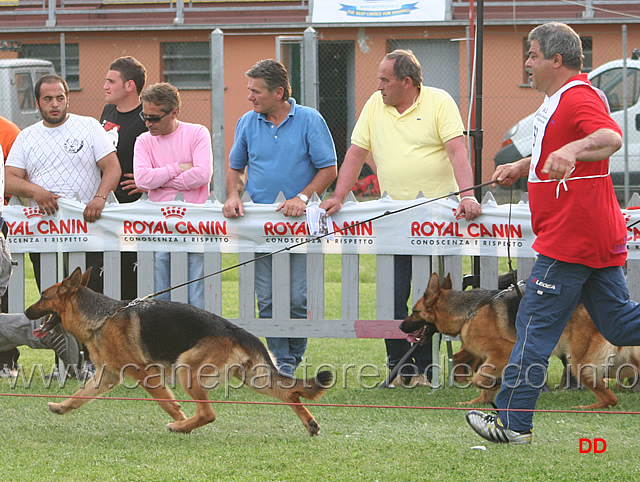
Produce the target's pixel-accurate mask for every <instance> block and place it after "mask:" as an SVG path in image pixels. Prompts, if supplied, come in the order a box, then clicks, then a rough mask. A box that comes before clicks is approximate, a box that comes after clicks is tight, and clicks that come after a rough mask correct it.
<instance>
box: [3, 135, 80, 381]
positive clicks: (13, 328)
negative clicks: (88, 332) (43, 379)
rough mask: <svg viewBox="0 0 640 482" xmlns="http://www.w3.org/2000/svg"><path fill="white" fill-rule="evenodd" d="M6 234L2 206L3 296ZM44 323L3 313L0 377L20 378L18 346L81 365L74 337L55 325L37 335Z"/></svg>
mask: <svg viewBox="0 0 640 482" xmlns="http://www.w3.org/2000/svg"><path fill="white" fill-rule="evenodd" d="M1 128H2V127H0V129H1ZM16 129H17V128H16ZM11 144H13V142H12V143H11ZM3 148H4V149H6V150H7V151H9V148H10V146H7V145H6V144H5V143H3V145H0V199H3V198H4V151H3ZM6 234H7V228H6V226H5V224H4V220H3V219H2V204H1V203H0V296H2V295H4V294H5V292H6V290H7V287H8V285H9V280H10V279H11V273H12V266H11V264H12V261H11V251H10V250H9V246H8V245H7V239H6ZM41 323H42V320H41V319H38V320H30V319H28V318H27V317H26V316H25V314H24V313H4V312H3V313H0V378H9V377H17V376H18V371H17V368H18V365H17V363H18V358H19V357H20V351H19V350H18V347H19V346H22V345H26V346H29V347H31V348H42V349H47V348H50V349H53V350H54V351H55V352H56V355H57V356H58V357H59V358H60V359H61V360H62V362H63V363H64V364H65V366H67V365H72V364H74V363H78V362H79V360H80V352H79V346H78V342H77V341H76V340H75V338H73V336H71V335H70V334H69V333H68V332H67V331H66V330H65V329H64V328H62V325H56V327H55V328H54V330H51V331H49V332H48V333H46V334H44V336H38V334H37V330H36V329H37V328H38V327H39V326H40V324H41Z"/></svg>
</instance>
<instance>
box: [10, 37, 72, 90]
mask: <svg viewBox="0 0 640 482" xmlns="http://www.w3.org/2000/svg"><path fill="white" fill-rule="evenodd" d="M64 56H65V65H64V67H65V68H64V69H63V68H62V67H63V66H62V64H61V61H60V58H61V55H60V44H22V51H21V52H20V57H21V58H32V59H44V60H50V61H51V62H52V63H53V66H54V68H55V69H56V72H57V73H58V74H60V75H62V76H63V77H64V78H65V80H66V81H67V84H69V89H70V90H80V47H79V44H65V46H64Z"/></svg>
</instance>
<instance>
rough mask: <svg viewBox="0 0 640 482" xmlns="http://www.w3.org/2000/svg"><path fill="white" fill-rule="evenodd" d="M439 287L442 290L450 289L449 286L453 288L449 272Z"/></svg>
mask: <svg viewBox="0 0 640 482" xmlns="http://www.w3.org/2000/svg"><path fill="white" fill-rule="evenodd" d="M441 288H442V289H443V290H450V289H451V288H453V283H451V273H448V274H447V276H446V277H445V278H444V281H443V282H442V286H441Z"/></svg>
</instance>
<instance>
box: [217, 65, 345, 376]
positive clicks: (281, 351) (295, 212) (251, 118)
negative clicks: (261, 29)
mask: <svg viewBox="0 0 640 482" xmlns="http://www.w3.org/2000/svg"><path fill="white" fill-rule="evenodd" d="M245 75H246V76H247V79H248V85H247V88H248V89H249V97H248V100H249V102H251V103H252V105H253V110H251V111H249V112H247V113H246V114H244V115H243V116H242V117H241V118H240V119H239V120H238V124H237V125H236V132H235V139H234V142H233V146H232V148H231V153H230V154H229V165H228V167H227V173H226V174H227V201H226V202H225V204H224V207H223V209H222V212H223V213H224V215H225V216H226V217H228V218H234V217H237V216H244V206H243V204H242V200H241V199H240V195H241V194H242V190H243V188H244V189H245V190H246V191H247V193H248V194H249V195H250V196H251V199H252V201H253V202H255V203H259V204H272V203H273V202H275V200H276V196H277V195H278V193H279V192H280V191H282V192H283V193H284V195H285V197H286V198H287V200H286V201H285V202H283V203H281V204H279V205H278V206H277V207H276V211H281V212H282V214H284V215H285V216H292V217H296V216H302V215H303V214H304V212H305V208H306V205H307V201H308V200H309V197H310V196H311V195H312V194H313V193H314V192H316V193H318V194H322V193H323V192H324V191H325V190H326V189H327V187H329V185H330V184H331V183H332V182H333V180H334V179H335V178H336V176H337V174H338V170H337V167H336V149H335V145H334V143H333V139H332V138H331V133H330V132H329V128H328V127H327V123H326V122H325V120H324V119H323V118H322V116H321V115H320V113H319V112H318V111H316V110H315V109H312V108H310V107H305V106H301V105H298V104H296V101H295V100H294V99H292V98H290V93H291V86H290V84H289V74H288V73H287V70H286V69H285V68H284V66H283V65H282V64H281V63H279V62H276V61H274V60H271V59H269V60H261V61H260V62H258V63H257V64H255V65H254V66H253V67H252V68H251V69H250V70H248V71H247V72H246V74H245ZM245 169H246V185H245V184H244V177H245ZM255 273H256V283H255V287H256V296H257V297H258V309H259V312H260V318H271V316H272V290H271V258H270V257H264V258H261V259H259V260H257V261H256V268H255ZM306 280H307V261H306V258H305V256H304V255H303V254H292V255H291V318H306V317H307V281H306ZM267 346H268V347H269V350H271V353H273V355H274V356H275V357H276V362H277V366H278V370H280V372H281V373H284V374H288V375H293V372H294V371H295V369H296V367H297V366H298V365H299V364H300V361H301V360H302V356H303V355H304V352H305V350H306V347H307V340H306V338H284V337H283V338H275V337H268V338H267Z"/></svg>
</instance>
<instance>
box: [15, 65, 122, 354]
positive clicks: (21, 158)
mask: <svg viewBox="0 0 640 482" xmlns="http://www.w3.org/2000/svg"><path fill="white" fill-rule="evenodd" d="M34 91H35V98H36V105H37V107H38V110H39V111H40V114H41V115H42V122H38V123H36V124H34V125H32V126H30V127H27V128H26V129H24V130H23V131H22V132H20V134H18V137H16V140H15V142H14V143H13V146H12V148H11V152H9V157H8V158H7V163H6V166H5V189H6V192H7V193H9V194H14V195H17V196H20V197H21V198H30V199H31V200H32V203H33V204H34V205H37V206H38V207H39V208H40V211H41V212H43V213H45V214H47V215H53V214H55V213H56V211H57V210H58V201H57V200H58V199H59V198H61V197H63V198H68V199H73V198H75V195H76V194H77V195H78V196H79V197H80V200H81V201H82V202H83V203H84V204H85V205H86V207H85V210H84V219H85V220H86V221H87V222H90V223H91V222H95V221H96V220H98V219H99V218H100V215H101V213H102V210H103V209H104V206H105V203H106V202H107V196H109V193H111V191H115V189H116V186H117V185H118V182H119V181H120V174H121V172H122V171H121V169H120V162H119V161H118V156H117V155H116V152H115V151H116V148H115V147H114V146H113V142H111V139H109V135H108V134H107V132H106V131H105V130H104V129H103V127H102V126H101V125H100V123H99V122H98V121H97V120H96V119H94V118H92V117H85V116H79V115H75V114H70V113H69V112H68V108H69V87H68V85H67V83H66V81H65V80H64V79H63V78H62V77H60V76H59V75H56V74H47V75H43V76H42V77H40V78H39V79H38V81H37V82H36V85H35V89H34ZM29 256H30V257H31V261H32V263H33V270H34V274H35V278H36V283H37V284H38V289H40V290H42V289H43V288H46V286H45V287H43V286H40V253H30V255H29ZM86 265H87V268H89V267H93V268H94V269H93V276H92V277H91V280H90V281H89V288H91V289H93V290H94V291H98V292H102V280H101V279H100V276H99V273H100V268H101V267H102V253H98V252H91V253H87V256H86ZM85 354H86V353H85ZM86 355H88V354H86ZM87 358H88V357H87Z"/></svg>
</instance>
